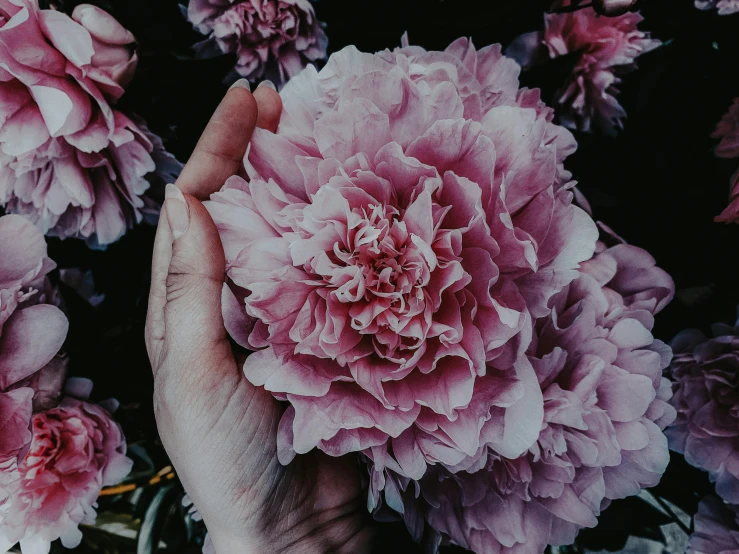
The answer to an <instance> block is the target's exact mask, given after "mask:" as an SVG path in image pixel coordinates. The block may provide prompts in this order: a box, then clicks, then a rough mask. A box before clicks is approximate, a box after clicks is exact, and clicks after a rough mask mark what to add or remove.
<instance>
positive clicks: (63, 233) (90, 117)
mask: <svg viewBox="0 0 739 554" xmlns="http://www.w3.org/2000/svg"><path fill="white" fill-rule="evenodd" d="M11 6H13V7H14V8H13V10H11V11H12V12H13V13H7V14H6V17H0V64H1V65H2V67H3V76H2V82H0V203H1V204H2V205H3V206H4V207H5V208H6V211H8V212H11V213H19V214H22V215H24V216H26V217H28V218H29V219H30V220H32V221H33V222H34V223H36V225H37V226H38V227H39V228H40V229H41V230H42V231H43V232H44V233H47V234H49V235H52V236H58V237H61V238H67V237H80V238H84V239H86V240H87V241H88V242H89V243H90V244H91V245H92V246H105V245H107V244H110V243H111V242H114V241H116V240H117V239H119V238H120V237H121V236H122V235H123V234H124V233H125V232H126V230H128V229H129V228H131V227H132V226H133V225H134V224H136V223H139V222H140V221H142V220H143V218H144V216H145V215H146V214H147V211H149V209H150V207H151V205H152V201H151V200H150V199H149V198H145V197H144V195H145V193H147V190H148V189H149V188H150V185H149V181H148V180H147V179H146V177H147V176H148V175H149V174H152V172H154V171H155V170H156V169H157V165H158V164H157V163H155V158H157V152H156V151H157V149H161V142H160V141H158V139H156V138H155V137H152V136H151V135H150V133H149V131H148V129H146V127H145V125H142V124H139V123H135V122H134V121H132V120H131V119H130V118H128V117H126V116H125V115H123V114H122V113H120V112H119V111H118V110H116V109H115V108H113V107H112V104H113V103H114V102H115V101H116V100H118V99H119V98H120V97H121V96H122V95H123V92H124V88H125V87H126V86H127V85H128V84H129V82H130V81H131V79H132V77H133V73H134V70H135V68H136V63H137V57H136V52H135V39H134V37H133V35H131V33H130V32H128V31H127V30H126V29H124V28H123V27H122V26H121V25H120V24H119V23H118V22H117V21H116V20H115V19H113V17H112V16H110V15H109V14H108V13H106V12H104V11H102V10H101V9H99V8H97V7H95V6H91V5H86V4H82V5H79V6H77V8H76V9H75V11H74V13H73V16H72V17H69V16H68V15H66V14H64V13H63V12H61V11H58V10H51V9H49V10H45V9H39V6H38V3H37V2H36V1H35V0H19V1H18V2H15V3H13V4H11ZM3 10H7V8H0V12H3ZM0 15H2V14H1V13H0Z"/></svg>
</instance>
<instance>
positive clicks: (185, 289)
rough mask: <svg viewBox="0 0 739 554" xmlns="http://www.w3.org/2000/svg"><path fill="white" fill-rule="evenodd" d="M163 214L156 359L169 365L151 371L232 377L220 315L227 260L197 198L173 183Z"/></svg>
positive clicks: (233, 369)
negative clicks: (186, 369)
mask: <svg viewBox="0 0 739 554" xmlns="http://www.w3.org/2000/svg"><path fill="white" fill-rule="evenodd" d="M163 215H164V216H165V217H166V222H164V223H166V225H162V226H161V227H162V228H160V230H159V232H160V233H161V234H162V235H163V236H162V237H161V238H162V240H163V241H164V242H165V243H166V242H169V243H170V244H171V254H170V256H167V255H166V252H164V253H163V255H160V256H159V259H160V260H162V262H161V263H163V265H167V267H166V276H165V271H162V272H161V273H160V275H161V277H163V278H164V280H165V281H164V283H163V285H164V286H162V287H160V288H159V290H162V291H163V292H164V299H163V302H162V303H163V310H162V319H163V320H162V321H161V324H162V325H161V327H162V329H161V330H162V335H163V336H162V337H161V339H162V343H163V344H162V346H163V351H162V352H161V357H166V358H167V362H168V363H166V364H162V363H158V364H155V365H156V366H160V367H158V368H157V367H155V368H154V371H155V372H157V371H159V370H161V371H167V369H166V368H170V369H171V370H172V371H174V370H175V368H178V367H179V368H183V367H185V366H189V367H196V368H198V371H197V372H178V378H179V377H180V376H185V375H187V374H188V373H189V374H191V375H192V376H193V377H196V376H195V375H193V373H197V377H196V378H197V379H199V380H202V379H203V378H206V379H208V378H213V379H214V380H220V379H222V377H223V376H224V373H225V374H228V375H229V376H234V375H237V373H238V371H237V369H236V362H235V361H234V358H233V354H232V351H231V346H230V343H229V341H228V337H227V334H226V330H225V327H224V325H223V316H222V313H221V291H222V288H223V283H224V280H225V265H226V262H225V258H224V253H223V246H222V245H221V239H220V237H219V235H218V230H217V228H216V226H215V223H214V222H213V220H212V219H211V217H210V215H209V214H208V211H207V210H206V209H205V207H204V206H203V204H202V203H201V202H200V201H199V200H197V199H196V198H195V197H193V196H190V195H189V194H183V193H182V192H181V191H180V190H179V189H178V188H177V187H176V186H175V185H167V189H166V198H165V202H164V210H163ZM167 231H168V232H167ZM158 238H159V237H158ZM167 259H168V260H167ZM162 269H163V270H164V269H165V268H164V267H162ZM154 286H155V284H154V283H152V288H154ZM183 374H184V375H183ZM200 384H201V385H205V383H202V382H201V383H200Z"/></svg>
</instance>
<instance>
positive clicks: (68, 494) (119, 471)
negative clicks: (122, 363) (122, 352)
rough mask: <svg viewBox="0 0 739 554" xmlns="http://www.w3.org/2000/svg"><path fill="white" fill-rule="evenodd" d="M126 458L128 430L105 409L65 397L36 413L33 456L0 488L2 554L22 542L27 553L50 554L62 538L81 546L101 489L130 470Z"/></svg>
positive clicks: (27, 455) (93, 514)
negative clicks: (84, 526) (125, 433)
mask: <svg viewBox="0 0 739 554" xmlns="http://www.w3.org/2000/svg"><path fill="white" fill-rule="evenodd" d="M75 381H80V380H70V382H71V385H72V386H77V385H78V383H76V382H75ZM88 383H89V382H88ZM84 388H86V389H87V390H88V391H89V390H90V387H89V386H83V389H84ZM125 454H126V441H125V438H124V436H123V432H122V431H121V428H120V427H119V426H118V424H117V423H116V422H115V421H113V419H112V418H111V416H110V414H109V413H108V412H107V411H106V410H105V409H103V408H102V407H101V406H98V405H95V404H91V403H89V402H86V401H84V400H79V399H77V398H73V397H66V398H65V399H64V400H63V401H62V403H61V404H60V405H59V406H58V407H56V408H52V409H50V410H47V411H45V412H41V413H38V414H36V415H34V416H33V438H32V441H31V445H30V448H29V450H28V453H27V454H26V456H25V457H24V458H23V460H21V461H20V462H19V463H18V465H17V468H16V469H15V470H14V472H13V477H14V481H13V482H12V484H11V485H10V486H6V487H4V488H0V491H2V492H3V493H5V495H4V496H0V498H4V499H5V500H4V502H3V503H2V504H0V508H1V509H0V551H3V552H4V551H5V550H7V549H8V548H10V547H11V546H13V545H14V544H16V543H17V542H20V546H21V550H22V552H23V554H37V553H45V552H48V551H49V545H50V543H51V542H53V541H55V540H56V539H58V538H61V541H62V544H63V545H64V546H65V547H66V548H74V547H76V546H77V545H78V544H79V543H80V540H81V539H82V533H81V532H80V530H79V529H78V526H79V525H80V524H81V523H83V524H91V523H93V522H94V520H95V502H96V500H97V497H98V495H99V494H100V491H101V489H102V487H104V486H110V485H114V484H116V483H118V482H119V481H121V480H122V479H123V478H124V477H125V476H126V475H128V473H129V471H130V470H131V466H132V461H131V460H130V459H129V458H127V457H126V455H125Z"/></svg>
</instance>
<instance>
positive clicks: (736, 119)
mask: <svg viewBox="0 0 739 554" xmlns="http://www.w3.org/2000/svg"><path fill="white" fill-rule="evenodd" d="M711 136H712V137H713V138H716V139H721V142H719V144H718V146H717V147H716V155H717V156H718V157H719V158H726V159H733V158H739V98H735V99H734V102H733V104H732V105H731V107H730V108H729V111H728V112H727V113H726V114H725V115H724V116H723V117H722V118H721V121H719V123H718V125H717V126H716V130H715V131H714V132H713V134H712V135H711ZM716 221H718V222H721V223H737V222H739V170H737V172H736V173H735V174H734V176H733V177H732V178H731V194H730V197H729V205H728V206H727V208H726V209H725V210H724V211H723V212H722V213H721V215H719V216H718V217H716Z"/></svg>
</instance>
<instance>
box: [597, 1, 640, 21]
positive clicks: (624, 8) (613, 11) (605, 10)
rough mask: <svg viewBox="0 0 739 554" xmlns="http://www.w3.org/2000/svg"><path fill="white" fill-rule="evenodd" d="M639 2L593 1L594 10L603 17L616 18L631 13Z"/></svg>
mask: <svg viewBox="0 0 739 554" xmlns="http://www.w3.org/2000/svg"><path fill="white" fill-rule="evenodd" d="M636 2H637V0H593V9H595V11H596V12H598V13H599V14H601V15H607V16H608V17H616V16H619V15H623V14H625V13H626V12H628V11H630V10H631V8H633V7H634V6H635V5H636Z"/></svg>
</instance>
